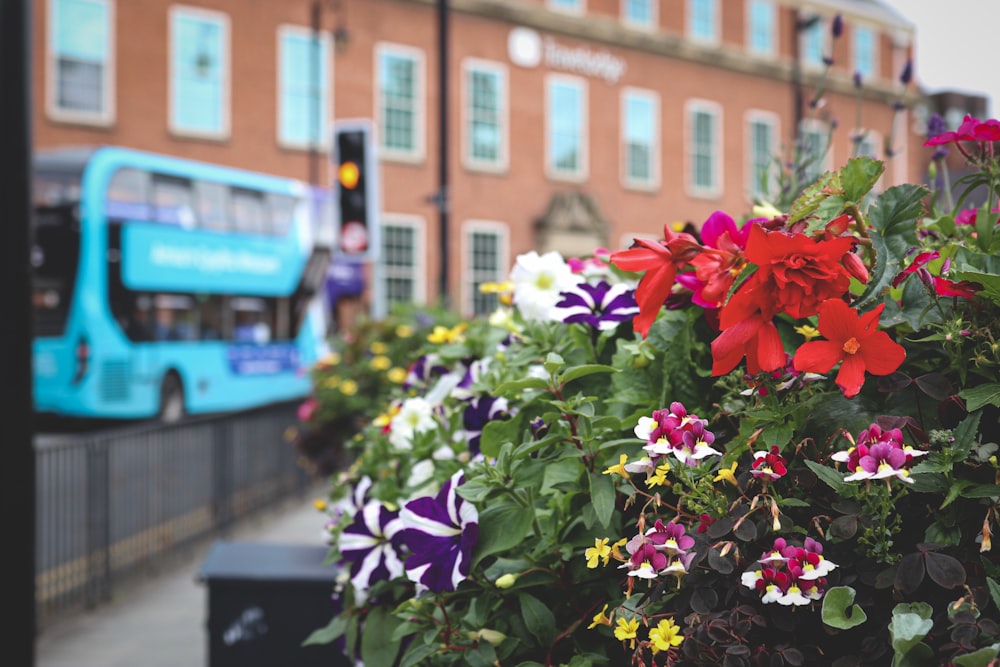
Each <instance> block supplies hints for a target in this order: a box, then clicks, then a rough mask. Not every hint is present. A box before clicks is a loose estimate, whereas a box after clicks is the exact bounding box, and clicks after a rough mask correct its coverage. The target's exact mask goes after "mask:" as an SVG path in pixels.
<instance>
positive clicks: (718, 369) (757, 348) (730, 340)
mask: <svg viewBox="0 0 1000 667" xmlns="http://www.w3.org/2000/svg"><path fill="white" fill-rule="evenodd" d="M760 289H761V288H760V286H758V285H752V284H751V285H747V286H745V287H743V288H741V289H740V290H738V291H737V292H736V294H734V295H733V298H732V299H730V300H729V303H727V304H726V306H725V308H723V309H722V312H721V314H720V318H719V325H720V327H721V328H722V333H721V334H719V336H718V337H717V338H716V339H715V340H713V341H712V375H725V374H726V373H728V372H729V371H731V370H733V369H734V368H736V366H737V365H738V364H739V363H740V360H742V359H743V357H744V356H745V357H746V359H747V372H748V373H750V374H752V375H756V374H757V373H760V372H761V371H773V370H775V369H778V368H781V367H782V366H784V365H785V347H784V345H783V344H782V342H781V336H779V335H778V328H777V327H776V326H774V322H772V321H771V316H770V315H765V314H764V313H763V312H761V309H760V307H759V305H758V304H759V302H760V299H759V298H758V291H759V290H760Z"/></svg>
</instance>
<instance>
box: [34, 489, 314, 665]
mask: <svg viewBox="0 0 1000 667" xmlns="http://www.w3.org/2000/svg"><path fill="white" fill-rule="evenodd" d="M324 494H325V488H323V486H322V485H318V486H316V487H313V488H311V489H309V490H308V491H307V492H306V493H305V494H304V495H303V496H302V497H301V498H296V499H292V500H288V501H285V502H284V503H282V504H280V505H279V506H277V507H275V508H272V509H269V510H266V511H264V512H262V513H261V514H260V515H258V516H256V517H253V518H248V519H244V520H242V521H241V522H240V523H239V524H238V525H237V526H236V527H235V528H234V530H233V531H232V532H231V534H230V535H229V536H228V537H227V539H230V540H240V541H252V542H268V543H285V544H310V545H317V544H322V543H323V542H322V528H323V517H322V515H321V514H320V513H319V512H318V511H317V510H316V509H315V508H314V507H313V500H314V499H315V498H318V497H322V496H323V495H324ZM211 546H212V541H208V542H206V544H204V545H200V546H199V547H198V548H197V549H195V550H193V551H192V552H191V554H190V557H189V558H188V559H186V560H184V561H183V562H178V563H174V564H173V566H172V567H171V568H170V569H168V570H165V571H164V572H162V573H161V574H159V575H157V576H155V577H153V578H152V579H150V580H148V581H143V582H136V583H134V584H128V585H127V586H125V587H124V590H119V591H118V592H117V595H116V599H113V600H111V601H110V602H107V603H104V604H102V605H100V606H99V607H97V608H96V609H94V610H91V611H83V612H80V613H79V614H78V615H76V616H73V617H71V618H68V619H66V620H64V621H61V622H59V623H57V624H55V625H53V626H52V627H49V628H46V629H45V630H44V631H43V632H42V634H41V635H40V636H39V637H38V639H37V642H36V645H35V646H36V650H35V665H36V667H204V665H206V663H207V656H208V635H207V631H206V620H207V613H208V588H207V586H206V584H205V583H204V582H200V581H198V580H197V575H198V571H199V569H200V567H201V564H202V561H203V560H204V558H205V556H206V554H207V553H208V551H209V549H210V548H211Z"/></svg>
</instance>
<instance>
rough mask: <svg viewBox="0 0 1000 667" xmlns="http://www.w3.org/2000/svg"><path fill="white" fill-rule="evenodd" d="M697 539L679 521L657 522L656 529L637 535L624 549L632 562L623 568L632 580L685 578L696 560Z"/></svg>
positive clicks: (654, 527)
mask: <svg viewBox="0 0 1000 667" xmlns="http://www.w3.org/2000/svg"><path fill="white" fill-rule="evenodd" d="M693 547H694V538H693V537H691V536H690V535H688V534H687V529H686V528H685V527H684V526H683V525H682V524H680V523H679V522H676V521H671V522H670V523H667V524H664V523H663V522H662V521H661V520H659V519H657V520H656V523H655V524H653V527H652V528H650V529H648V530H647V531H646V532H645V533H642V534H639V535H636V536H635V537H633V538H632V539H631V540H629V541H628V543H627V544H626V545H625V550H626V551H628V553H629V559H628V560H627V561H626V562H625V563H624V564H623V565H622V566H621V567H623V568H629V572H628V575H629V576H630V577H639V578H641V579H655V578H656V577H657V575H660V574H674V575H682V574H686V573H687V570H688V567H690V565H691V561H692V560H694V556H695V554H694V552H693V551H691V549H692V548H693Z"/></svg>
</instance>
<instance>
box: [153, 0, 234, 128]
mask: <svg viewBox="0 0 1000 667" xmlns="http://www.w3.org/2000/svg"><path fill="white" fill-rule="evenodd" d="M168 14H169V16H168V19H167V31H168V36H167V127H168V128H169V130H170V133H171V134H173V135H175V136H178V137H193V138H198V139H218V140H223V139H228V138H229V135H230V132H231V128H232V115H231V109H232V107H231V104H232V102H231V96H232V85H233V81H232V79H233V73H232V30H231V26H230V23H229V15H228V14H226V13H225V12H219V11H214V10H211V9H204V8H202V7H191V6H189V5H171V6H170V9H169V10H168ZM178 16H192V17H195V18H197V19H199V20H202V21H214V22H217V23H218V24H219V25H220V26H221V27H222V49H221V51H222V62H221V63H219V70H220V71H221V72H222V91H221V94H220V99H219V104H220V105H221V107H222V108H221V109H220V115H221V118H222V127H221V128H220V129H219V130H218V131H217V132H211V131H203V130H197V129H190V128H186V127H178V126H177V125H176V124H175V123H174V104H176V103H177V91H176V80H177V79H176V76H177V72H176V71H175V68H174V26H175V20H176V18H177V17H178Z"/></svg>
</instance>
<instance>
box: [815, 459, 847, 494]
mask: <svg viewBox="0 0 1000 667" xmlns="http://www.w3.org/2000/svg"><path fill="white" fill-rule="evenodd" d="M806 465H807V466H809V469H810V470H812V471H813V472H814V473H816V476H817V477H819V478H820V479H821V480H823V481H824V482H826V484H827V486H829V487H830V488H831V489H833V490H834V491H836V492H838V493H840V491H841V490H842V489H843V488H844V487H845V486H847V483H846V482H845V481H844V475H843V474H842V473H839V472H837V471H836V470H834V469H833V468H830V467H828V466H825V465H823V464H822V463H819V462H817V461H806Z"/></svg>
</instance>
